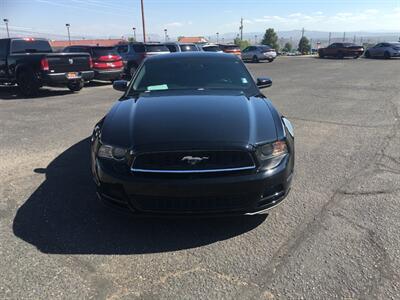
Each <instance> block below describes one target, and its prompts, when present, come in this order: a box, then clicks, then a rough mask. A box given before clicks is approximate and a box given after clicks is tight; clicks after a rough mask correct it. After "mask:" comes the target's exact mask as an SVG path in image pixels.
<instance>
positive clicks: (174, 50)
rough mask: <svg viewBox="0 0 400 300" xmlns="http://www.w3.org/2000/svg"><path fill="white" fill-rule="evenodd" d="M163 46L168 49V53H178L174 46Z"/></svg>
mask: <svg viewBox="0 0 400 300" xmlns="http://www.w3.org/2000/svg"><path fill="white" fill-rule="evenodd" d="M165 46H166V47H167V48H168V50H169V52H177V51H178V49H176V46H175V45H165Z"/></svg>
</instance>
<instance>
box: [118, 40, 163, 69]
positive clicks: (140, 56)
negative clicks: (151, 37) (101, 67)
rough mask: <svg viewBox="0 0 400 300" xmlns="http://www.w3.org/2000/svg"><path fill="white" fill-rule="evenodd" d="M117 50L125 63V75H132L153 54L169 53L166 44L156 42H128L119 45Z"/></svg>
mask: <svg viewBox="0 0 400 300" xmlns="http://www.w3.org/2000/svg"><path fill="white" fill-rule="evenodd" d="M115 48H116V50H117V52H118V54H119V55H120V56H121V57H122V60H123V63H124V75H126V76H127V77H132V76H133V74H134V73H135V72H136V70H137V68H138V67H139V66H140V64H141V63H142V61H143V60H144V59H145V58H146V57H148V56H152V55H158V54H167V53H169V50H168V48H167V47H166V46H165V45H164V44H155V43H149V44H144V43H128V44H121V45H117V46H116V47H115Z"/></svg>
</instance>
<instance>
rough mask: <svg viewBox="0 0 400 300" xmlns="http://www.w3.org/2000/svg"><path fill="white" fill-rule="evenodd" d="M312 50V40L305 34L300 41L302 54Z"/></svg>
mask: <svg viewBox="0 0 400 300" xmlns="http://www.w3.org/2000/svg"><path fill="white" fill-rule="evenodd" d="M310 51H311V45H310V41H309V40H308V38H306V37H305V36H303V37H302V38H301V39H300V42H299V52H300V53H301V54H307V53H309V52H310Z"/></svg>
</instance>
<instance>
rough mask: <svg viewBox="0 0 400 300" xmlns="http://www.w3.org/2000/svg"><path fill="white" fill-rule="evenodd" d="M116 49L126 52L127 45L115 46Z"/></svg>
mask: <svg viewBox="0 0 400 300" xmlns="http://www.w3.org/2000/svg"><path fill="white" fill-rule="evenodd" d="M117 51H118V52H119V53H127V52H128V45H122V46H118V47H117Z"/></svg>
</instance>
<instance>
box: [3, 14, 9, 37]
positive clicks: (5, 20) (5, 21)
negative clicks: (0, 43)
mask: <svg viewBox="0 0 400 300" xmlns="http://www.w3.org/2000/svg"><path fill="white" fill-rule="evenodd" d="M3 21H4V23H6V29H7V37H8V38H10V31H8V19H3Z"/></svg>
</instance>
